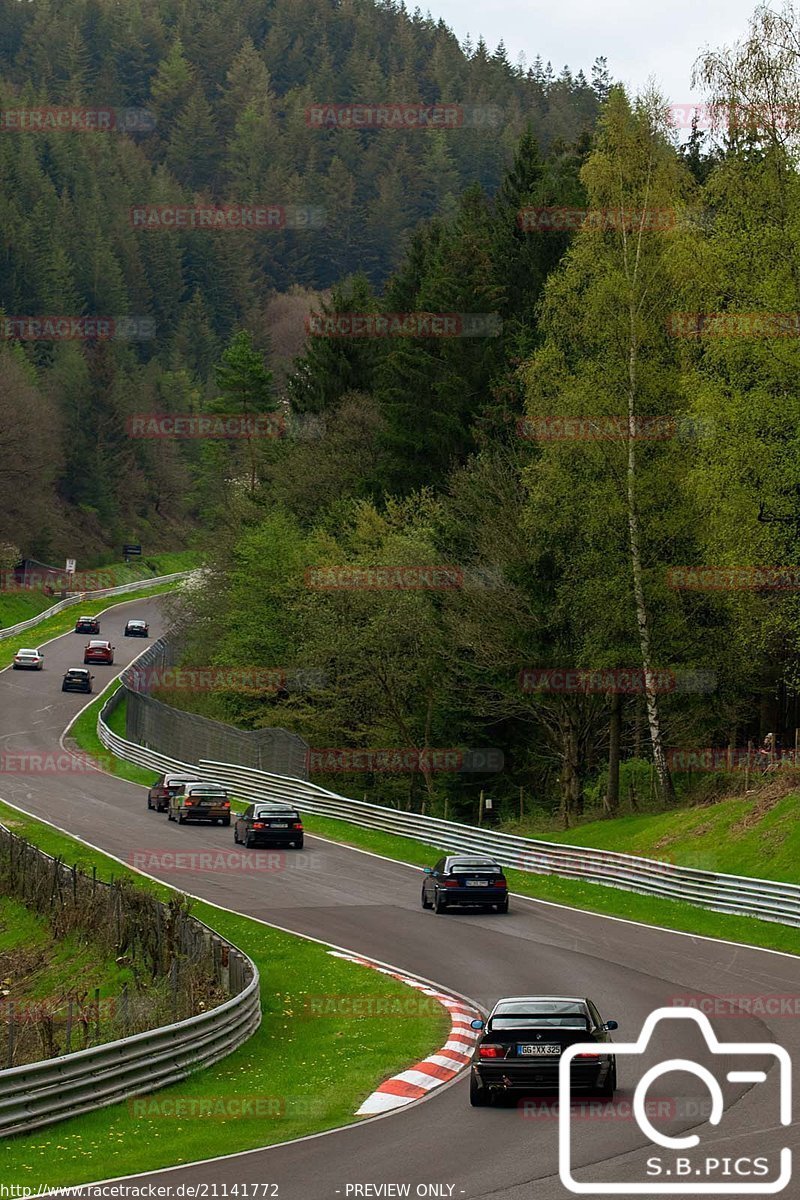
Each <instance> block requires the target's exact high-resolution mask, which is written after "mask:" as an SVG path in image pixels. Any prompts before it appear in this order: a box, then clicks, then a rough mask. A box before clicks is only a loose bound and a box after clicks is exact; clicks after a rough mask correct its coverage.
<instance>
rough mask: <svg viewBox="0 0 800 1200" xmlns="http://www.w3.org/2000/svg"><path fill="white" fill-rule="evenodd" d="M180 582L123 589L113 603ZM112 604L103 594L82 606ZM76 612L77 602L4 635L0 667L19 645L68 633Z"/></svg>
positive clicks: (93, 610)
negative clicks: (131, 589)
mask: <svg viewBox="0 0 800 1200" xmlns="http://www.w3.org/2000/svg"><path fill="white" fill-rule="evenodd" d="M167 574H169V572H167ZM182 582H183V581H182V580H180V579H178V580H176V581H175V582H174V583H159V584H156V585H155V586H154V587H143V588H142V589H141V591H140V590H139V589H138V588H137V589H136V591H135V592H126V594H125V595H124V596H120V597H119V598H118V599H117V601H116V603H117V604H127V603H128V601H129V600H146V599H147V598H148V596H160V595H162V594H163V593H166V592H173V591H176V590H177V589H178V588H180V586H181V583H182ZM113 606H114V597H113V596H107V597H101V599H99V600H95V601H91V602H90V603H88V604H87V606H86V607H87V609H88V610H89V613H90V615H91V614H94V613H96V612H101V611H104V610H105V609H108V608H111V607H113ZM78 615H79V614H78V605H73V606H72V607H71V608H67V609H65V610H64V612H60V613H56V615H55V616H54V617H48V619H47V620H46V621H42V622H41V624H39V625H35V626H34V627H33V629H26V630H25V631H24V633H20V634H18V635H17V636H16V637H8V638H4V639H3V640H2V641H0V667H7V666H8V665H9V664H10V663H11V661H12V659H13V658H14V655H15V654H16V652H17V650H18V649H19V648H20V646H43V645H44V643H45V642H47V641H49V640H50V639H51V638H54V637H58V635H59V634H61V633H69V631H70V630H71V629H72V628H74V625H75V619H76V617H77V616H78ZM12 624H13V622H12ZM45 663H46V660H45Z"/></svg>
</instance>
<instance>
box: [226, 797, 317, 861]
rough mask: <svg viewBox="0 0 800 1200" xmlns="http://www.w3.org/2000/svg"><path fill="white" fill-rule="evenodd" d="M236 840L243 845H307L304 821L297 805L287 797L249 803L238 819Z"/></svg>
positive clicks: (300, 846)
mask: <svg viewBox="0 0 800 1200" xmlns="http://www.w3.org/2000/svg"><path fill="white" fill-rule="evenodd" d="M233 840H234V841H235V842H237V843H239V844H241V845H243V846H248V847H249V846H295V847H296V848H297V849H298V850H302V848H303V821H302V818H301V816H300V813H299V812H298V811H297V809H296V808H292V806H291V805H290V804H287V803H286V801H284V800H260V801H259V802H258V803H257V804H248V806H247V808H246V809H245V810H244V812H243V813H242V814H241V815H240V816H239V817H237V818H236V823H235V825H234V827H233Z"/></svg>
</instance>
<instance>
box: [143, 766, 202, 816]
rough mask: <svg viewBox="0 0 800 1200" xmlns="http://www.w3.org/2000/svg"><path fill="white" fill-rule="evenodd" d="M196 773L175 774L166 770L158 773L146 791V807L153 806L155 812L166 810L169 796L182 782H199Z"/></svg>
mask: <svg viewBox="0 0 800 1200" xmlns="http://www.w3.org/2000/svg"><path fill="white" fill-rule="evenodd" d="M201 782H202V780H199V779H198V778H197V776H196V775H187V774H186V772H184V773H183V775H176V774H175V773H174V772H169V771H167V772H166V773H165V774H164V775H159V777H158V779H157V780H156V781H155V783H154V784H153V786H152V787H151V788H150V790H149V791H148V793H147V807H148V808H154V809H155V810H156V812H168V811H169V800H170V796H175V795H177V793H178V789H179V788H180V787H181V785H182V784H184V783H201Z"/></svg>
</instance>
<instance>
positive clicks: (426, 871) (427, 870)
mask: <svg viewBox="0 0 800 1200" xmlns="http://www.w3.org/2000/svg"><path fill="white" fill-rule="evenodd" d="M422 873H423V875H432V874H433V869H432V868H431V867H423V868H422Z"/></svg>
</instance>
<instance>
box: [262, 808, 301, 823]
mask: <svg viewBox="0 0 800 1200" xmlns="http://www.w3.org/2000/svg"><path fill="white" fill-rule="evenodd" d="M254 815H255V816H256V817H258V818H264V817H277V818H278V819H279V820H283V819H284V817H285V818H287V819H288V818H290V817H291V818H292V819H293V820H295V821H299V819H300V813H299V812H295V810H294V809H293V808H259V809H256V812H255V814H254Z"/></svg>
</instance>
